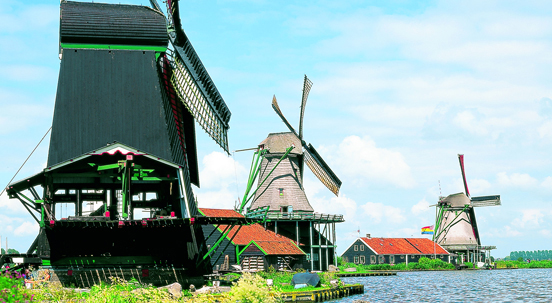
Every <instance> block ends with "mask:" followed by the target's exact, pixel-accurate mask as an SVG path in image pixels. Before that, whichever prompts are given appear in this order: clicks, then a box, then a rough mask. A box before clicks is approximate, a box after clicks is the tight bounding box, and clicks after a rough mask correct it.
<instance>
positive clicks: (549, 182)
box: [541, 176, 552, 189]
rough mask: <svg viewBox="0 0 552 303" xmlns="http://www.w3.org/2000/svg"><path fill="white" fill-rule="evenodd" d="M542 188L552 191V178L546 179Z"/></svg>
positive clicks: (542, 183)
mask: <svg viewBox="0 0 552 303" xmlns="http://www.w3.org/2000/svg"><path fill="white" fill-rule="evenodd" d="M541 186H542V187H544V188H546V189H552V177H550V176H549V177H546V178H545V179H544V181H542V182H541Z"/></svg>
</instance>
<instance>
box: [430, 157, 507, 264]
mask: <svg viewBox="0 0 552 303" xmlns="http://www.w3.org/2000/svg"><path fill="white" fill-rule="evenodd" d="M458 160H459V163H460V170H461V172H462V181H463V183H464V191H465V192H461V193H457V194H452V195H448V196H447V197H444V198H443V197H440V199H439V202H438V203H437V205H436V206H437V209H436V210H437V214H436V222H435V223H436V224H435V230H436V232H435V234H434V241H435V242H436V243H437V244H439V245H441V246H442V247H444V248H445V249H447V250H448V251H450V252H454V253H457V254H459V255H464V254H465V255H466V256H467V260H470V261H472V262H473V261H475V262H477V261H479V258H478V257H476V256H479V255H481V251H488V250H490V249H494V248H495V247H494V246H481V239H480V237H479V229H478V227H477V221H476V218H475V210H474V208H475V207H484V206H498V205H501V202H500V195H493V196H479V197H472V196H470V191H469V189H468V183H467V181H466V174H465V170H464V155H461V154H459V155H458ZM470 256H472V257H470ZM475 262H474V263H475Z"/></svg>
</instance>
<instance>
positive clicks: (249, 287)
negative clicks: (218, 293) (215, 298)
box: [222, 272, 280, 303]
mask: <svg viewBox="0 0 552 303" xmlns="http://www.w3.org/2000/svg"><path fill="white" fill-rule="evenodd" d="M275 285H276V283H275ZM279 299H280V294H279V293H278V292H272V293H271V291H270V289H269V288H268V286H267V285H266V280H265V279H264V278H263V277H261V275H255V274H250V273H247V272H246V273H244V274H243V276H242V278H241V279H240V280H239V281H238V282H237V283H234V286H233V287H232V290H231V291H230V292H229V293H227V295H226V296H224V298H223V299H222V302H224V303H226V302H228V303H230V302H232V303H233V302H241V303H262V302H267V303H275V302H278V301H279Z"/></svg>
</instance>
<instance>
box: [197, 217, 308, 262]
mask: <svg viewBox="0 0 552 303" xmlns="http://www.w3.org/2000/svg"><path fill="white" fill-rule="evenodd" d="M199 210H200V211H201V213H203V214H204V215H205V216H208V217H217V218H242V217H243V216H242V215H241V214H239V213H238V212H236V211H234V210H231V209H212V208H200V209H199ZM227 227H228V225H220V226H219V227H218V229H219V231H220V232H221V233H222V232H224V230H225V229H226V228H227ZM238 229H239V232H238ZM236 232H237V235H235V234H236ZM234 235H235V236H234ZM226 237H227V238H228V239H232V237H234V239H232V243H234V245H247V244H249V243H251V242H252V241H255V243H257V245H259V246H260V247H262V249H263V250H264V251H265V252H266V253H267V254H269V255H304V254H305V253H304V252H303V251H302V250H301V249H299V248H298V247H297V246H296V245H295V244H294V243H293V242H292V240H291V239H289V238H287V237H284V236H282V235H278V234H276V233H275V232H273V231H271V230H268V229H265V228H264V227H263V226H262V225H260V224H258V223H257V224H251V225H242V226H241V228H240V227H239V226H234V227H233V228H232V229H231V230H230V232H229V233H228V235H227V236H226Z"/></svg>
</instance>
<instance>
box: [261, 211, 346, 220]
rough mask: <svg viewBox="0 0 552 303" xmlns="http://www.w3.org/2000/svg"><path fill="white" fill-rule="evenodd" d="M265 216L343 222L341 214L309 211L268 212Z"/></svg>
mask: <svg viewBox="0 0 552 303" xmlns="http://www.w3.org/2000/svg"><path fill="white" fill-rule="evenodd" d="M266 218H267V219H269V220H313V221H321V222H345V220H344V219H343V215H330V214H321V213H311V212H304V213H301V212H293V213H287V212H268V213H267V214H266Z"/></svg>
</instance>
